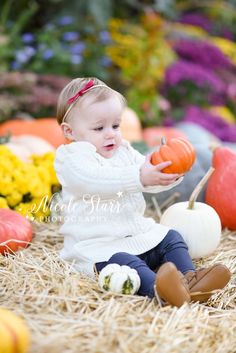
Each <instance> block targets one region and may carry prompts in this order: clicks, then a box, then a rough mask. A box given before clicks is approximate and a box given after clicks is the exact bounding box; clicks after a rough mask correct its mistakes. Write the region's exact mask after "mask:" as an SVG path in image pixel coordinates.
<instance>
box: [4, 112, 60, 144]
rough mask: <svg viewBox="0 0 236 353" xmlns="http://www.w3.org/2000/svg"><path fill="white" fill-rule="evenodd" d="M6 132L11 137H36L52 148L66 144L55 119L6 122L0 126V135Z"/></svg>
mask: <svg viewBox="0 0 236 353" xmlns="http://www.w3.org/2000/svg"><path fill="white" fill-rule="evenodd" d="M8 132H10V133H11V135H13V136H21V135H34V136H38V137H41V138H43V139H44V140H46V141H48V142H49V143H51V145H53V146H54V147H58V146H59V145H61V144H63V143H66V139H65V137H64V136H63V133H62V130H61V128H60V126H59V125H58V123H57V120H56V119H55V118H42V119H33V120H21V119H15V120H8V121H6V122H4V123H2V124H0V135H5V134H7V133H8Z"/></svg>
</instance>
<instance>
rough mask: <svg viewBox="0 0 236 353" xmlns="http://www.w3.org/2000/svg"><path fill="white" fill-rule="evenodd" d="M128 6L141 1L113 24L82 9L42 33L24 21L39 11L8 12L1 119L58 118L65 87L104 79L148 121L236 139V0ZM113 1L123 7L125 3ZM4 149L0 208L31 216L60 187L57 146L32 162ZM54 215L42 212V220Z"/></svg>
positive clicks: (0, 45) (0, 56)
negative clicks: (11, 17) (55, 170)
mask: <svg viewBox="0 0 236 353" xmlns="http://www.w3.org/2000/svg"><path fill="white" fill-rule="evenodd" d="M59 2H60V1H59ZM61 2H63V0H61ZM6 3H7V2H6ZM83 3H84V2H83ZM88 3H89V2H88ZM112 3H113V2H112ZM124 3H125V4H126V5H125V6H126V7H124V9H125V8H126V9H127V6H128V5H127V4H129V6H131V5H130V4H131V3H132V5H133V8H131V9H130V8H129V13H128V14H129V16H128V15H126V16H125V15H124V14H125V10H124V9H123V11H120V12H118V14H119V13H121V14H122V16H120V17H119V16H118V17H115V14H116V12H114V14H113V16H112V15H111V16H110V18H109V20H108V21H105V20H104V21H103V20H102V18H101V16H100V17H99V18H100V21H97V22H96V21H94V19H93V20H92V18H90V17H88V16H87V17H86V16H85V18H83V12H81V13H82V14H79V13H76V12H75V13H74V14H69V15H65V16H64V15H63V16H58V17H54V18H53V19H52V20H50V21H47V23H44V24H43V25H42V26H41V27H39V28H37V27H35V28H33V30H32V31H30V30H29V27H30V26H28V27H27V26H24V23H25V22H26V18H27V16H28V17H30V16H31V15H32V11H34V10H32V9H31V10H26V12H25V13H23V14H20V15H19V19H17V22H14V21H5V25H4V26H3V25H2V27H1V17H0V122H4V121H5V120H8V119H14V118H15V117H21V118H30V117H31V118H40V117H49V116H51V117H53V116H55V111H56V102H57V97H58V94H59V92H60V91H61V89H62V88H63V87H64V86H65V85H66V84H67V83H68V82H69V81H70V79H71V78H74V77H79V76H97V77H99V78H100V79H102V80H104V81H105V82H106V83H108V84H109V85H111V86H112V87H113V88H115V89H117V90H119V91H121V92H122V93H123V94H124V95H125V96H126V97H127V100H128V105H129V106H130V107H131V108H132V109H133V110H134V111H135V112H136V113H137V115H138V117H139V119H140V121H141V124H142V128H146V127H153V126H167V127H168V126H175V125H176V123H178V122H186V123H194V124H198V125H200V126H201V127H203V128H204V129H206V130H208V131H210V132H211V133H213V134H214V135H215V136H216V137H217V138H219V139H220V140H222V141H225V142H229V143H236V44H235V40H236V25H235V24H236V5H235V4H234V2H233V1H211V2H210V3H209V4H208V3H207V2H206V3H204V6H197V5H196V2H194V1H191V0H190V1H186V0H183V1H174V0H169V1H166V2H165V1H158V2H157V1H145V2H142V1H138V0H134V1H132V2H129V1H124ZM81 4H82V2H81ZM96 4H97V5H96V6H98V5H99V2H98V3H96ZM106 4H107V2H106ZM78 6H79V5H78ZM113 7H119V8H120V10H121V8H122V5H117V4H115V3H114V4H113ZM100 10H101V12H100V14H101V13H102V11H103V10H104V8H103V7H102V5H101V8H100ZM27 11H28V12H27ZM30 11H31V12H30ZM132 13H134V15H133V16H132ZM95 17H96V16H95ZM108 17H109V16H108ZM25 28H27V30H25ZM0 153H1V154H2V156H3V158H1V161H0V167H1V168H2V169H1V170H2V171H3V172H2V173H4V175H1V178H2V182H1V185H0V207H3V206H4V207H10V208H13V209H17V210H19V211H20V212H22V213H23V214H27V212H28V211H27V212H26V208H27V210H29V207H30V206H32V204H34V203H36V204H37V202H39V199H40V198H42V197H43V195H44V194H45V195H48V197H50V195H51V193H52V189H53V187H54V186H55V185H58V184H57V182H56V180H55V179H54V176H53V177H50V176H49V175H48V177H47V173H46V172H45V176H44V177H42V176H43V174H44V172H43V170H44V171H46V170H47V169H48V170H51V168H52V163H53V153H52V154H50V155H45V157H39V156H38V157H37V156H35V157H33V159H32V163H31V164H30V165H29V166H28V167H27V166H26V163H23V162H20V161H19V160H18V159H17V158H16V157H14V155H12V154H9V153H10V152H9V151H7V149H6V148H5V146H1V145H0ZM37 158H38V159H37ZM7 161H8V162H7ZM37 161H40V164H41V167H40V166H39V164H37V163H38V162H37ZM9 163H10V164H9ZM11 170H15V172H16V170H17V171H18V172H19V173H23V172H22V171H24V172H25V173H26V180H30V179H32V177H33V175H34V177H33V178H35V180H36V181H37V183H36V184H37V185H36V184H35V185H33V186H32V185H30V183H28V184H29V185H28V184H27V188H26V186H22V185H21V184H20V183H21V181H22V180H21V181H20V179H19V181H18V179H17V178H18V176H17V178H16V177H15V176H14V175H13V174H11V173H13V172H10V171H11ZM7 173H8V174H7ZM9 173H10V174H9ZM4 178H5V179H4ZM27 178H28V179H27ZM4 183H5V184H4ZM6 183H8V184H6ZM10 185H12V186H13V187H12V188H11V190H10ZM32 188H33V189H32ZM34 188H35V189H34ZM36 189H37V192H38V193H40V195H39V194H38V193H37V192H36ZM6 190H8V191H9V192H8V193H7V194H6ZM35 192H36V194H35ZM24 212H25V213H24ZM48 212H49V210H48V209H47V211H45V212H44V211H42V209H39V210H38V215H37V214H36V218H37V217H38V218H40V217H41V218H42V216H43V214H44V213H45V217H47V215H48ZM42 213H43V214H42ZM31 216H32V215H31V214H30V213H29V217H31ZM34 217H35V215H34Z"/></svg>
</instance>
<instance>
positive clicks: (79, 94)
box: [67, 80, 94, 104]
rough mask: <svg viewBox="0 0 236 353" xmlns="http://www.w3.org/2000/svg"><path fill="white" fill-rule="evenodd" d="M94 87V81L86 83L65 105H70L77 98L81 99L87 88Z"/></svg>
mask: <svg viewBox="0 0 236 353" xmlns="http://www.w3.org/2000/svg"><path fill="white" fill-rule="evenodd" d="M93 86H94V81H93V80H90V81H88V82H87V83H86V85H85V86H84V87H83V88H82V89H81V90H80V91H79V92H77V93H76V94H75V95H74V96H73V97H71V98H70V99H68V101H67V104H72V103H74V101H76V99H77V98H79V97H81V96H82V95H83V94H84V93H85V92H86V91H87V90H88V89H89V88H91V87H93Z"/></svg>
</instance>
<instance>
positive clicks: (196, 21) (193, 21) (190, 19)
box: [180, 13, 212, 32]
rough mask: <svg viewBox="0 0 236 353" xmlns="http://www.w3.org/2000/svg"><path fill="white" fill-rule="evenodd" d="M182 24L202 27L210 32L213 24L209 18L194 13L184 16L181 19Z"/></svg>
mask: <svg viewBox="0 0 236 353" xmlns="http://www.w3.org/2000/svg"><path fill="white" fill-rule="evenodd" d="M180 22H182V23H186V24H189V25H193V26H198V27H201V28H203V29H205V30H206V31H208V32H209V31H210V30H211V28H212V25H211V22H210V21H209V20H208V18H206V17H204V16H202V15H199V14H194V13H187V14H184V15H182V17H181V18H180Z"/></svg>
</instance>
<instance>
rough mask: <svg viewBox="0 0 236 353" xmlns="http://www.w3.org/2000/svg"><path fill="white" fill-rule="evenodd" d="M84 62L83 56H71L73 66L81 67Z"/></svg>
mask: <svg viewBox="0 0 236 353" xmlns="http://www.w3.org/2000/svg"><path fill="white" fill-rule="evenodd" d="M81 62H82V56H81V55H71V63H72V64H73V65H79V64H81Z"/></svg>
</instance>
